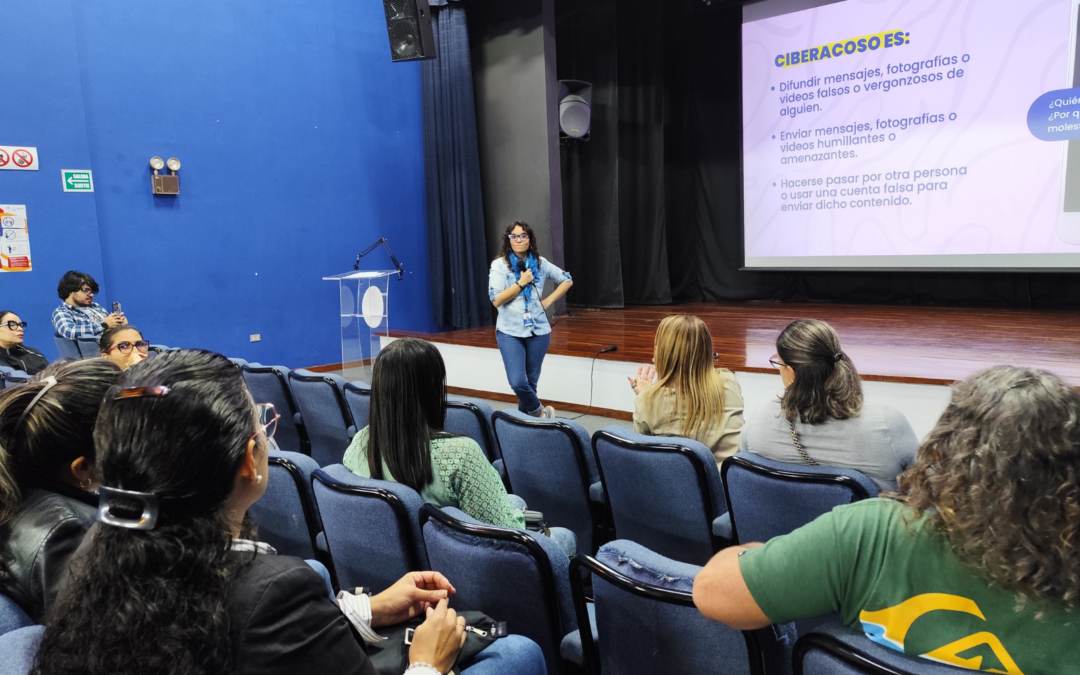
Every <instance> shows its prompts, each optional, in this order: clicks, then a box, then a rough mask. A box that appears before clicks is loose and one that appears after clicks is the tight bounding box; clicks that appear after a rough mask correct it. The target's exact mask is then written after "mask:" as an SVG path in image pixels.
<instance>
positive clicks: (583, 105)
mask: <svg viewBox="0 0 1080 675" xmlns="http://www.w3.org/2000/svg"><path fill="white" fill-rule="evenodd" d="M591 125H592V85H591V84H589V83H588V82H582V81H581V80H559V132H560V135H561V136H562V137H563V138H580V139H582V140H586V141H587V140H589V130H590V129H591Z"/></svg>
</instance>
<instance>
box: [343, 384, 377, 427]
mask: <svg viewBox="0 0 1080 675" xmlns="http://www.w3.org/2000/svg"><path fill="white" fill-rule="evenodd" d="M345 403H347V404H348V405H349V412H350V413H352V419H353V425H354V426H355V427H356V430H357V431H359V430H361V429H363V428H364V427H366V426H367V425H368V413H370V412H371V387H370V386H369V385H368V384H367V383H366V382H349V383H348V384H346V385H345Z"/></svg>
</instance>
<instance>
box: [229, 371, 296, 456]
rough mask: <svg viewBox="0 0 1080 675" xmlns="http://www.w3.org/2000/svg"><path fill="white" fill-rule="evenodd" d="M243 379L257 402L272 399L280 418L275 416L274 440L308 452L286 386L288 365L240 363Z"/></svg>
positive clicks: (287, 383) (283, 446)
mask: <svg viewBox="0 0 1080 675" xmlns="http://www.w3.org/2000/svg"><path fill="white" fill-rule="evenodd" d="M240 371H241V372H243V373H244V382H245V383H247V388H248V391H250V392H251V397H252V398H254V399H255V402H256V403H273V404H274V408H275V409H276V410H277V412H278V414H279V415H281V419H279V420H278V425H277V432H276V433H275V434H274V441H275V442H276V443H277V444H278V447H279V448H281V449H282V450H287V451H289V452H300V453H303V454H305V455H310V454H311V449H310V446H309V445H308V441H307V434H306V433H305V432H304V424H303V421H302V420H300V419H297V418H298V413H299V409H298V408H297V407H296V401H295V400H294V399H293V395H292V390H291V389H289V369H288V368H285V367H284V366H263V365H259V364H257V363H249V364H247V365H244V366H240Z"/></svg>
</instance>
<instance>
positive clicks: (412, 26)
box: [383, 0, 435, 61]
mask: <svg viewBox="0 0 1080 675" xmlns="http://www.w3.org/2000/svg"><path fill="white" fill-rule="evenodd" d="M383 10H384V11H385V12H386V33H387V35H389V36H390V59H391V60H392V61H418V60H420V59H433V58H435V35H434V34H433V33H432V32H431V9H430V8H429V7H428V0H383Z"/></svg>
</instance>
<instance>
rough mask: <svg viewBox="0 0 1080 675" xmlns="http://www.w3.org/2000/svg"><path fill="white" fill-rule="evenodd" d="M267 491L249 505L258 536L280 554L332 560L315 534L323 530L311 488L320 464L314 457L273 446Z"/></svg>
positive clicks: (269, 463) (321, 560)
mask: <svg viewBox="0 0 1080 675" xmlns="http://www.w3.org/2000/svg"><path fill="white" fill-rule="evenodd" d="M267 463H268V465H269V475H268V476H267V477H266V480H267V484H266V493H265V494H264V495H263V496H262V498H260V499H259V501H257V502H255V503H254V504H253V505H252V506H251V508H249V509H248V515H250V516H251V520H252V521H253V522H254V523H255V524H256V525H257V526H258V527H259V539H260V540H261V541H265V542H266V543H268V544H270V545H271V546H273V547H274V548H275V549H276V550H277V552H278V553H280V554H281V555H291V556H295V557H297V558H304V559H309V558H313V559H315V560H318V561H320V562H322V563H323V564H326V565H327V566H328V567H330V566H331V564H330V556H329V554H327V553H326V552H324V551H320V550H319V549H318V546H317V544H316V537H317V535H318V534H319V533H320V532H321V531H322V524H321V523H320V522H319V514H318V511H316V509H315V499H314V496H313V494H312V488H311V475H312V473H314V472H315V470H316V469H318V468H319V465H318V464H316V463H315V460H313V459H312V458H310V457H308V456H307V455H302V454H300V453H298V452H284V451H281V450H271V451H270V458H269V460H268V462H267Z"/></svg>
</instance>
